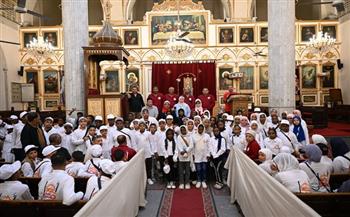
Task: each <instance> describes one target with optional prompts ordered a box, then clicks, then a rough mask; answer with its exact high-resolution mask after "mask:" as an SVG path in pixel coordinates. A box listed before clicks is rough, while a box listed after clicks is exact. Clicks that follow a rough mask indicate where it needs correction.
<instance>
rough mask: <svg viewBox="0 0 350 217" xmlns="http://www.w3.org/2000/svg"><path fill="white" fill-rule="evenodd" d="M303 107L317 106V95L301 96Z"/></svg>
mask: <svg viewBox="0 0 350 217" xmlns="http://www.w3.org/2000/svg"><path fill="white" fill-rule="evenodd" d="M301 99H302V102H303V105H317V94H307V93H305V94H302V96H301Z"/></svg>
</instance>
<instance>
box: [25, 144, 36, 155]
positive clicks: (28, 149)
mask: <svg viewBox="0 0 350 217" xmlns="http://www.w3.org/2000/svg"><path fill="white" fill-rule="evenodd" d="M32 149H38V147H36V146H35V145H27V146H26V147H25V148H24V152H25V153H26V154H27V152H28V151H30V150H32Z"/></svg>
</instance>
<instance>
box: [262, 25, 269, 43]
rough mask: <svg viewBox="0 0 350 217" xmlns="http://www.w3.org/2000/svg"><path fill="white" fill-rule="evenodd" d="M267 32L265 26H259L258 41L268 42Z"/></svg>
mask: <svg viewBox="0 0 350 217" xmlns="http://www.w3.org/2000/svg"><path fill="white" fill-rule="evenodd" d="M268 37H269V33H268V29H267V27H261V29H260V42H268V41H269V38H268Z"/></svg>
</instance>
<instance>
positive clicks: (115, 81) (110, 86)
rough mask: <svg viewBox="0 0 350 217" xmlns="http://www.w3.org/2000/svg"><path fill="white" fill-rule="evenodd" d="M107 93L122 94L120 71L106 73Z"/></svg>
mask: <svg viewBox="0 0 350 217" xmlns="http://www.w3.org/2000/svg"><path fill="white" fill-rule="evenodd" d="M106 92H107V93H113V92H120V91H119V72H118V71H106Z"/></svg>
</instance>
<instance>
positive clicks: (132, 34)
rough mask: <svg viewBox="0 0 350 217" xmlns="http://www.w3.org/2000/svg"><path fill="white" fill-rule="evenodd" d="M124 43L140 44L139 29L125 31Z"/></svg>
mask: <svg viewBox="0 0 350 217" xmlns="http://www.w3.org/2000/svg"><path fill="white" fill-rule="evenodd" d="M124 44H125V45H138V44H139V32H138V30H125V31H124Z"/></svg>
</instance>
